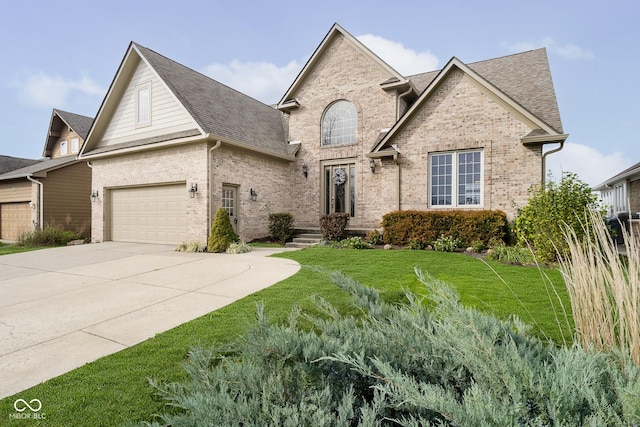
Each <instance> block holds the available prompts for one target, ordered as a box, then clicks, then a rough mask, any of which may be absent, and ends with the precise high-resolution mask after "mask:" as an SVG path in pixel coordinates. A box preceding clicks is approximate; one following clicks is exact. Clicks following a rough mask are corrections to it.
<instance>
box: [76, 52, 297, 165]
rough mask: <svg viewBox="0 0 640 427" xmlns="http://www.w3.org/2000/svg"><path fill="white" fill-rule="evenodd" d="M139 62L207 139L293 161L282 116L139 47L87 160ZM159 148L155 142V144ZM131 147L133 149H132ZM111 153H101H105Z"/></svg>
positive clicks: (112, 93)
mask: <svg viewBox="0 0 640 427" xmlns="http://www.w3.org/2000/svg"><path fill="white" fill-rule="evenodd" d="M134 56H137V57H139V58H140V59H141V60H142V61H145V62H146V64H147V65H148V66H149V67H150V68H151V69H152V70H153V71H154V72H155V74H156V75H157V77H158V78H159V79H160V80H161V81H162V82H163V83H164V84H165V85H166V87H167V88H168V89H169V90H170V92H171V93H172V94H173V95H174V96H175V98H176V99H177V101H178V102H179V103H180V104H181V105H182V106H183V107H184V108H185V109H186V110H187V112H188V113H189V114H190V115H191V117H192V118H193V120H194V121H195V122H196V123H197V125H198V126H199V132H200V133H201V135H202V137H208V138H211V139H220V140H222V141H223V142H229V143H232V144H234V143H235V144H238V145H241V146H243V147H245V148H248V149H255V150H258V151H261V152H265V153H272V154H275V155H278V156H281V157H282V156H284V157H286V158H290V157H291V155H290V153H289V150H288V144H287V141H286V136H285V135H286V133H285V129H284V123H283V117H282V116H283V115H282V113H281V112H280V111H278V110H276V109H274V108H272V107H270V106H268V105H266V104H263V103H262V102H260V101H258V100H255V99H253V98H251V97H249V96H247V95H245V94H243V93H241V92H238V91H237V90H235V89H232V88H230V87H228V86H226V85H223V84H222V83H220V82H217V81H216V80H213V79H211V78H209V77H207V76H205V75H203V74H201V73H199V72H197V71H194V70H192V69H191V68H188V67H186V66H184V65H182V64H179V63H177V62H175V61H173V60H171V59H169V58H167V57H165V56H163V55H160V54H158V53H157V52H154V51H153V50H151V49H148V48H146V47H143V46H141V45H139V44H137V43H134V42H131V44H130V45H129V49H128V50H127V53H126V55H125V57H124V59H123V61H122V64H121V65H120V68H119V69H118V72H117V74H116V77H115V78H114V80H113V82H112V84H111V87H110V88H109V91H108V93H107V96H106V97H105V100H104V101H103V104H102V106H101V107H100V110H99V112H98V116H97V119H96V123H94V126H93V127H92V129H91V131H90V133H89V141H88V143H87V144H86V147H85V149H83V151H82V154H81V156H83V155H90V154H91V152H92V151H93V150H94V149H95V144H97V142H98V141H96V140H95V139H96V138H98V137H99V136H98V135H95V136H94V135H93V134H94V132H95V131H94V130H95V129H96V126H97V125H96V124H97V123H98V122H99V121H101V120H103V111H104V110H105V109H106V108H107V107H108V106H109V105H114V104H116V103H118V102H119V93H118V90H117V89H118V86H121V85H125V86H126V84H128V82H129V79H130V75H129V74H128V73H127V66H128V63H129V62H130V61H135V58H134ZM104 120H107V119H106V118H105V119H104ZM153 142H155V141H152V142H151V143H153ZM143 144H144V145H149V144H150V143H149V141H140V145H143ZM133 145H135V144H133ZM128 146H132V144H131V143H129V144H128ZM105 148H107V147H105ZM105 148H103V149H101V150H100V151H102V152H104V151H105ZM117 148H119V147H117V146H114V147H113V149H114V150H115V149H117Z"/></svg>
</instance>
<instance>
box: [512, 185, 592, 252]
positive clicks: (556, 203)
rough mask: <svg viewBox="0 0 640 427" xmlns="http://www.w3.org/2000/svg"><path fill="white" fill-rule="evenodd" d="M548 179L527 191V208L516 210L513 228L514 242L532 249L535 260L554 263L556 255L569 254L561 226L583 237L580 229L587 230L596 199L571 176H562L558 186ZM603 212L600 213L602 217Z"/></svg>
mask: <svg viewBox="0 0 640 427" xmlns="http://www.w3.org/2000/svg"><path fill="white" fill-rule="evenodd" d="M552 178H553V177H552V176H551V175H549V177H548V179H547V181H546V182H545V185H544V186H539V187H536V188H532V189H530V190H529V202H528V204H527V205H526V206H525V207H523V208H520V209H519V210H518V215H517V216H516V220H515V224H514V232H515V234H516V238H517V239H518V241H519V242H520V243H521V244H528V245H531V246H532V247H533V250H534V253H535V255H536V258H537V259H539V260H541V261H555V260H556V257H557V255H560V256H563V257H564V256H566V255H568V254H569V247H568V244H567V242H566V241H565V238H564V235H563V226H564V224H567V225H569V227H571V228H572V229H574V230H576V233H577V237H578V238H579V239H581V238H582V237H583V236H584V226H586V227H587V228H588V227H589V226H590V221H591V219H590V217H589V216H587V215H586V212H587V210H588V209H589V208H593V209H596V202H597V196H596V195H595V194H594V193H593V192H592V191H591V187H589V185H588V184H586V183H584V182H582V181H580V179H578V176H577V175H576V174H573V173H569V172H564V173H563V174H562V179H561V180H560V182H555V181H553V179H552ZM603 216H604V212H602V217H603Z"/></svg>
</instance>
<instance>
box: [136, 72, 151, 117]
mask: <svg viewBox="0 0 640 427" xmlns="http://www.w3.org/2000/svg"><path fill="white" fill-rule="evenodd" d="M150 124H151V82H148V83H144V84H141V85H138V86H136V126H138V127H142V126H149V125H150Z"/></svg>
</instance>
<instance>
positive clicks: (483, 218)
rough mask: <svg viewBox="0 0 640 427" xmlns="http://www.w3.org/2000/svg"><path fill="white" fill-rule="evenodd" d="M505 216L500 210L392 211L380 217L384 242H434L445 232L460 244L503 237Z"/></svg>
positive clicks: (506, 227) (504, 235)
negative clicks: (418, 240)
mask: <svg viewBox="0 0 640 427" xmlns="http://www.w3.org/2000/svg"><path fill="white" fill-rule="evenodd" d="M507 224H508V222H507V216H506V214H505V213H504V212H502V211H487V210H483V211H458V210H456V211H453V210H451V211H437V212H425V211H395V212H390V213H388V214H386V215H385V216H383V217H382V227H383V228H384V242H385V243H388V244H392V245H406V244H408V243H409V242H410V241H411V240H416V239H424V240H426V241H427V242H428V243H433V242H435V241H436V240H437V239H438V238H439V237H440V236H442V235H445V236H449V237H451V238H454V239H458V244H459V245H460V246H462V247H466V246H469V245H470V244H471V242H478V241H481V242H483V243H484V244H485V245H487V246H488V245H489V242H495V241H498V240H500V241H502V240H504V239H505V238H506V237H507V234H508V226H507Z"/></svg>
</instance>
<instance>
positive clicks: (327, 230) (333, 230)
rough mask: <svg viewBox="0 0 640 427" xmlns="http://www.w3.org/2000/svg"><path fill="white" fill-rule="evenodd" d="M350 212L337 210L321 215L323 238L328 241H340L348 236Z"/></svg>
mask: <svg viewBox="0 0 640 427" xmlns="http://www.w3.org/2000/svg"><path fill="white" fill-rule="evenodd" d="M349 218H350V216H349V214H348V213H346V212H335V213H332V214H329V215H322V216H321V217H320V231H321V232H322V238H323V239H324V240H327V241H338V240H342V239H344V238H345V237H346V234H347V233H346V229H347V225H349Z"/></svg>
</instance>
